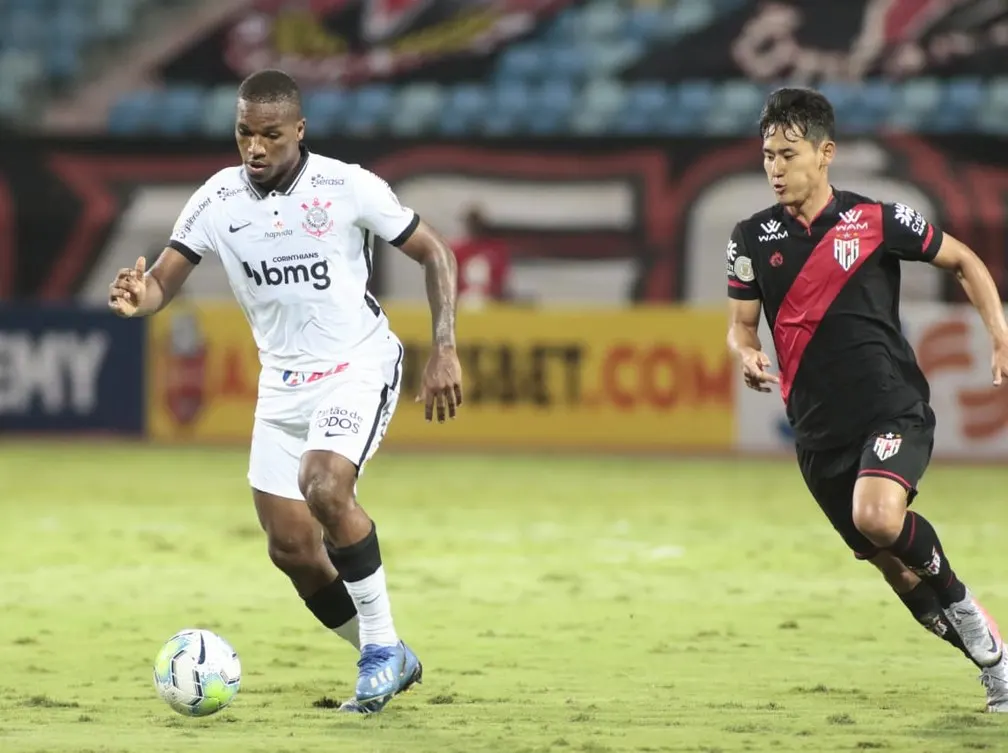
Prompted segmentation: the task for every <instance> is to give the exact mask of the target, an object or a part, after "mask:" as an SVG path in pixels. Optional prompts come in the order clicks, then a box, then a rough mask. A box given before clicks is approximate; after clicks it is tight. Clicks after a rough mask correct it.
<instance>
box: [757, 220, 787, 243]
mask: <svg viewBox="0 0 1008 753" xmlns="http://www.w3.org/2000/svg"><path fill="white" fill-rule="evenodd" d="M760 229H761V230H762V231H763V232H764V235H761V236H760V237H759V239H760V242H762V243H769V242H770V241H779V240H781V239H782V238H787V237H788V235H787V230H785V229H784V228H783V227H781V224H780V223H779V222H778V221H777V220H769V221H768V222H761V223H760Z"/></svg>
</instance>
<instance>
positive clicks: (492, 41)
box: [161, 0, 572, 88]
mask: <svg viewBox="0 0 1008 753" xmlns="http://www.w3.org/2000/svg"><path fill="white" fill-rule="evenodd" d="M571 4H572V0H311V2H306V3H291V2H287V1H286V0H257V2H254V3H251V4H250V5H249V6H247V7H243V8H242V9H241V10H239V11H238V12H236V13H235V14H234V15H233V16H232V17H230V18H228V19H226V20H225V21H224V22H223V23H222V24H221V25H220V26H218V27H217V28H214V29H211V30H210V31H209V32H208V33H206V34H205V35H203V36H202V37H201V38H199V39H197V40H196V41H194V42H193V43H192V44H190V45H188V46H187V47H186V48H185V49H182V50H179V51H178V52H177V53H176V54H175V56H174V57H173V58H172V59H171V60H169V61H168V62H167V63H166V64H165V65H163V66H162V68H161V74H162V76H163V77H164V78H165V80H168V81H181V82H185V83H190V82H193V81H198V82H200V83H203V84H213V83H236V82H238V81H241V80H242V79H243V78H245V76H247V75H249V74H250V73H254V72H255V71H257V70H261V69H263V68H282V69H283V70H285V71H287V72H288V73H290V74H291V75H292V76H294V77H295V78H296V79H297V80H298V82H299V83H300V84H301V86H303V87H305V88H311V87H313V86H318V85H335V84H339V85H343V86H354V85H357V84H361V83H366V82H369V81H389V80H395V81H404V80H408V79H409V78H411V77H415V76H421V77H423V78H427V79H434V80H438V81H455V80H468V79H472V78H475V77H478V76H481V75H484V74H486V73H488V72H489V71H490V70H491V66H492V65H493V62H494V60H495V58H496V55H497V53H498V52H499V51H500V50H501V49H502V48H503V47H504V45H506V44H507V43H509V42H514V41H517V40H520V39H522V38H525V37H527V36H528V35H529V34H530V33H532V32H533V31H534V30H535V29H536V27H537V26H538V25H539V24H541V23H543V22H544V21H546V20H548V19H549V18H551V17H552V16H553V15H554V14H555V13H556V12H557V11H558V10H560V9H562V8H563V7H565V6H568V5H571Z"/></svg>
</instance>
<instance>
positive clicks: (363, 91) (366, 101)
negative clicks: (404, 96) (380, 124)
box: [350, 84, 395, 119]
mask: <svg viewBox="0 0 1008 753" xmlns="http://www.w3.org/2000/svg"><path fill="white" fill-rule="evenodd" d="M393 91H394V90H393V88H392V87H391V86H389V85H387V84H369V85H368V86H362V87H361V88H360V89H357V90H356V91H355V92H353V94H352V103H351V105H350V107H351V114H359V115H361V116H362V117H364V118H370V119H381V118H388V117H390V116H391V115H392V112H393V111H394V109H395V96H394V94H393Z"/></svg>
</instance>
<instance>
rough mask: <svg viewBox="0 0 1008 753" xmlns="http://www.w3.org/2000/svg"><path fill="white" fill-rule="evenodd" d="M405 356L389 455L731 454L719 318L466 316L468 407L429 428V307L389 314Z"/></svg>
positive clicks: (625, 313)
mask: <svg viewBox="0 0 1008 753" xmlns="http://www.w3.org/2000/svg"><path fill="white" fill-rule="evenodd" d="M388 314H389V318H390V319H391V321H392V327H393V329H394V331H395V332H396V333H397V334H398V335H399V337H400V338H401V339H402V341H403V344H404V345H405V348H406V361H405V369H404V375H403V393H402V397H401V399H400V402H399V409H398V411H397V412H396V416H395V418H394V419H393V421H392V425H391V427H390V429H389V434H388V437H387V439H386V444H387V446H390V447H396V446H398V447H410V446H413V447H431V446H435V447H436V446H443V447H459V448H463V447H464V448H470V449H471V448H480V447H486V448H513V449H522V448H530V449H551V448H558V449H599V450H605V449H611V450H620V449H625V450H677V449H681V450H689V449H728V448H729V447H731V446H732V443H733V441H734V389H733V378H734V375H735V371H734V369H733V367H732V364H731V361H730V359H729V356H728V353H727V350H726V348H725V345H724V333H725V326H726V323H725V316H724V313H723V312H722V311H720V310H714V311H708V310H704V311H699V310H689V309H685V308H671V307H668V308H666V307H654V308H651V307H643V308H635V309H625V310H601V309H589V310H584V311H581V310H570V309H554V310H550V309H538V310H534V309H523V308H506V307H501V308H491V309H487V310H481V311H461V312H460V313H459V320H458V350H459V358H460V360H461V362H462V369H463V372H464V389H465V403H464V405H463V409H462V411H461V412H460V414H459V418H458V419H456V420H455V421H451V422H446V423H445V424H444V425H443V426H436V425H429V424H427V423H425V422H424V420H423V410H422V408H421V407H420V406H417V405H416V404H415V403H414V402H413V397H414V396H415V395H416V393H417V391H418V389H419V380H420V374H421V371H422V369H423V366H424V363H425V362H426V359H427V356H428V354H429V352H430V315H429V314H428V313H427V311H426V310H425V309H423V308H413V307H410V308H401V307H392V308H390V309H389V310H388Z"/></svg>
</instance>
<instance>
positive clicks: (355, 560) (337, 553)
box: [327, 523, 382, 583]
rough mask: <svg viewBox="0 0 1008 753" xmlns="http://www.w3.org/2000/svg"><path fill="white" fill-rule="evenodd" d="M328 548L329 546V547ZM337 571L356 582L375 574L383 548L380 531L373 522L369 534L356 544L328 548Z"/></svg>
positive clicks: (379, 565)
mask: <svg viewBox="0 0 1008 753" xmlns="http://www.w3.org/2000/svg"><path fill="white" fill-rule="evenodd" d="M327 548H328V547H327ZM328 551H329V559H330V560H332V563H333V566H334V567H335V568H336V571H337V572H338V573H339V574H340V576H341V577H342V578H343V580H345V581H346V582H347V583H356V582H357V581H359V580H364V579H365V578H366V577H368V576H369V575H373V574H374V573H375V572H376V571H377V570H378V568H379V567H381V564H382V561H381V550H380V549H379V548H378V531H377V529H376V528H375V524H374V523H372V524H371V530H370V532H368V535H367V536H365V537H364V538H363V539H361V540H360V541H358V542H357V543H356V544H351V545H350V546H344V547H333V548H331V549H328Z"/></svg>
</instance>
